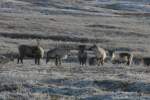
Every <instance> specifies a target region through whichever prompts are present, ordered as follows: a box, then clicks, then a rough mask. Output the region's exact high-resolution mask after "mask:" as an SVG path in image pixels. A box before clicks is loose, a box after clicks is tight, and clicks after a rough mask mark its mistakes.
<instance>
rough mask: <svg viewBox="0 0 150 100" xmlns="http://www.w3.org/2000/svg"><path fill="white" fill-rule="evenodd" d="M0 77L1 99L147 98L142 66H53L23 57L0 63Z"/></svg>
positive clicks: (145, 73) (146, 84) (82, 99)
mask: <svg viewBox="0 0 150 100" xmlns="http://www.w3.org/2000/svg"><path fill="white" fill-rule="evenodd" d="M0 78H1V80H0V83H1V84H0V98H2V99H4V100H5V99H10V98H15V99H17V100H20V99H21V100H26V99H29V100H35V99H39V100H46V99H50V98H57V99H56V100H70V99H71V100H76V99H77V100H80V99H81V100H99V99H102V100H103V99H104V100H105V99H106V100H107V99H108V100H122V99H128V100H133V99H134V100H138V99H139V98H140V100H148V99H150V96H149V93H150V88H149V87H150V83H149V82H150V81H149V70H148V67H143V66H134V65H132V66H125V65H123V64H122V65H112V64H111V63H106V64H105V65H104V66H84V67H81V66H79V65H78V64H77V63H71V64H69V63H63V65H62V66H54V65H51V64H50V63H49V64H48V65H46V64H45V62H44V61H42V64H41V65H34V64H33V61H32V60H25V62H24V64H23V65H22V64H16V62H9V63H7V64H5V65H1V69H0ZM50 100H51V99H50ZM54 100H55V99H54Z"/></svg>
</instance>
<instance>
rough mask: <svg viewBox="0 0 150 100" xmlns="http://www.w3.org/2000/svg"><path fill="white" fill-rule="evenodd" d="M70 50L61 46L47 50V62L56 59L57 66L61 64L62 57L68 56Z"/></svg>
mask: <svg viewBox="0 0 150 100" xmlns="http://www.w3.org/2000/svg"><path fill="white" fill-rule="evenodd" d="M69 52H70V50H69V49H66V48H60V47H57V48H53V49H50V50H49V51H48V52H47V56H46V63H48V62H49V60H50V59H54V60H55V65H56V66H58V65H61V62H62V61H61V60H62V58H67V56H68V53H69Z"/></svg>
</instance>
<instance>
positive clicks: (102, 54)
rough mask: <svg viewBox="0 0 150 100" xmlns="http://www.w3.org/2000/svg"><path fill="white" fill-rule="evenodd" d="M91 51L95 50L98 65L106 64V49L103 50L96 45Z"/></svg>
mask: <svg viewBox="0 0 150 100" xmlns="http://www.w3.org/2000/svg"><path fill="white" fill-rule="evenodd" d="M90 50H93V52H94V54H95V56H96V59H97V64H98V66H99V65H100V64H101V65H103V64H104V61H105V59H106V57H107V56H106V51H105V49H103V48H101V47H98V46H97V45H96V44H94V45H93V46H92V47H91V48H90Z"/></svg>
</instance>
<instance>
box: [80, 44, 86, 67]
mask: <svg viewBox="0 0 150 100" xmlns="http://www.w3.org/2000/svg"><path fill="white" fill-rule="evenodd" d="M78 60H79V62H80V65H82V66H83V65H86V61H87V52H86V51H85V45H80V46H79V52H78Z"/></svg>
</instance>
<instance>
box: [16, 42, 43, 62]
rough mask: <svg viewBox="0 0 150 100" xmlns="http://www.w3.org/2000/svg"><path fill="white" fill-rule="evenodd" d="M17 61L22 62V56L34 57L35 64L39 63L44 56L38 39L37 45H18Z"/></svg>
mask: <svg viewBox="0 0 150 100" xmlns="http://www.w3.org/2000/svg"><path fill="white" fill-rule="evenodd" d="M18 51H19V55H18V63H19V61H21V63H22V64H23V59H24V57H31V58H34V59H35V64H40V59H41V58H43V56H44V49H43V48H42V47H41V46H40V45H39V40H37V45H34V46H30V45H19V47H18Z"/></svg>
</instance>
